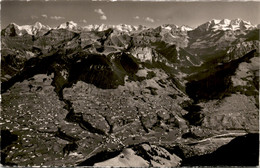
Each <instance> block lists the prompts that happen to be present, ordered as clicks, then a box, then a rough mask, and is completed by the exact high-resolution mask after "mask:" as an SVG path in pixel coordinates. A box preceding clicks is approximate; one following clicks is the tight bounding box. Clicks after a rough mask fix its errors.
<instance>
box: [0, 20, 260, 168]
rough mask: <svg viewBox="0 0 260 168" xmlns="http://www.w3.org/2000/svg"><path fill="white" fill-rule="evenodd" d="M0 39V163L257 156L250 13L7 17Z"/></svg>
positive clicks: (191, 161)
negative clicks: (27, 21) (201, 19)
mask: <svg viewBox="0 0 260 168" xmlns="http://www.w3.org/2000/svg"><path fill="white" fill-rule="evenodd" d="M1 39H2V43H1V55H2V57H1V58H2V59H1V92H2V116H1V118H0V122H1V123H2V124H1V127H2V130H3V133H4V134H6V135H7V136H6V137H10V138H11V139H13V141H11V140H10V141H8V138H3V137H2V142H3V143H4V144H5V146H4V148H3V149H1V155H2V159H1V163H2V164H3V165H19V166H33V165H35V166H39V165H44V166H53V165H55V166H77V165H81V166H82V165H83V166H93V165H95V166H104V165H110V166H182V165H183V166H194V165H196V166H197V165H207V166H216V165H223V164H224V165H231V166H234V165H239V166H254V165H257V164H258V154H259V152H258V150H255V149H259V148H258V147H257V144H258V142H259V139H257V138H256V137H258V136H257V135H258V134H257V133H258V130H259V122H258V119H259V114H258V111H259V110H258V109H259V64H260V63H259V26H258V25H252V24H251V23H250V22H248V21H244V20H242V19H234V20H228V19H223V20H216V19H214V20H211V21H208V22H206V23H204V24H201V25H200V26H198V27H196V28H192V27H189V26H186V25H183V26H177V25H174V24H164V25H161V26H158V27H155V28H149V27H145V26H141V25H140V26H132V25H126V24H120V25H104V24H102V25H88V26H82V27H81V26H79V25H78V24H76V23H74V22H73V21H69V22H65V23H63V24H61V25H59V26H57V27H54V28H51V27H49V26H46V25H42V24H41V23H39V22H36V23H35V24H34V25H23V26H19V25H17V24H15V23H11V24H9V25H8V26H7V27H6V28H4V29H2V31H1ZM256 134H257V135H256ZM241 143H242V144H243V143H244V144H243V145H244V146H248V148H241V150H240V148H239V145H240V144H241ZM230 148H232V149H235V148H236V152H235V153H234V152H233V153H232V152H230ZM237 148H239V149H237ZM226 150H228V151H229V152H228V153H229V154H228V155H224V154H223V153H225V151H226ZM231 151H232V150H231ZM222 152H223V153H222ZM223 156H225V157H223ZM203 158H209V160H210V159H211V161H212V160H214V162H213V161H212V162H210V161H209V162H206V161H205V159H203ZM219 158H220V159H221V160H219ZM225 158H226V159H229V160H230V161H228V160H225ZM241 158H244V160H243V159H241ZM223 159H224V160H223ZM206 160H207V159H206ZM133 161H136V162H135V164H131V163H133ZM218 161H219V162H218ZM236 163H238V164H236ZM117 164H118V165H117Z"/></svg>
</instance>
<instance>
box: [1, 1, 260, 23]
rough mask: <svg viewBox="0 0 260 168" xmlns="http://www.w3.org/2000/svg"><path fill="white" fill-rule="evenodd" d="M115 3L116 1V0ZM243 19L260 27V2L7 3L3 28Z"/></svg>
mask: <svg viewBox="0 0 260 168" xmlns="http://www.w3.org/2000/svg"><path fill="white" fill-rule="evenodd" d="M113 1H115V0H113ZM223 18H227V19H235V18H241V19H243V20H246V21H250V22H251V23H252V24H259V23H260V2H259V1H258V2H253V1H251V2H249V1H248V2H224V1H220V2H219V1H218V2H216V1H215V2H199V1H195V2H176V1H175V2H173V1H170V2H169V1H164V2H155V1H146V2H143V1H142V2H140V1H139V2H137V1H116V2H111V1H82V0H81V1H80V0H77V1H75V0H66V1H65V0H55V1H54V0H48V1H43V0H27V1H26V0H25V1H18V0H12V1H11V0H4V1H2V2H1V27H2V28H5V27H6V26H7V25H8V24H9V23H12V22H14V23H16V24H18V25H27V24H34V23H35V22H37V21H38V22H41V23H42V24H45V25H49V26H51V27H56V26H58V25H60V24H61V23H64V22H66V21H74V22H76V23H78V24H79V25H81V26H85V25H89V24H102V23H104V24H108V25H115V24H131V25H145V26H148V27H156V26H159V25H162V24H168V23H169V24H176V25H179V26H181V25H189V26H191V27H197V26H199V25H201V24H203V23H205V22H207V21H209V20H212V19H223Z"/></svg>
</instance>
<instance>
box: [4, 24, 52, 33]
mask: <svg viewBox="0 0 260 168" xmlns="http://www.w3.org/2000/svg"><path fill="white" fill-rule="evenodd" d="M50 29H51V28H50V26H46V25H43V24H42V23H40V22H36V23H35V24H33V25H21V26H19V25H18V24H16V23H10V24H9V25H8V26H7V27H6V28H5V29H4V32H5V33H4V34H5V35H8V34H9V35H18V36H22V35H24V34H29V35H37V34H39V33H40V32H47V31H49V30H50Z"/></svg>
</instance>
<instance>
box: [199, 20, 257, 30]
mask: <svg viewBox="0 0 260 168" xmlns="http://www.w3.org/2000/svg"><path fill="white" fill-rule="evenodd" d="M198 28H199V29H200V30H202V31H218V30H223V31H226V30H232V31H235V30H250V29H254V28H256V26H254V25H252V24H251V23H250V22H248V21H244V20H242V19H240V18H238V19H233V20H229V19H222V20H218V19H213V20H211V21H208V22H206V23H204V24H202V25H201V26H199V27H198Z"/></svg>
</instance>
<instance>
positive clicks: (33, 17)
mask: <svg viewBox="0 0 260 168" xmlns="http://www.w3.org/2000/svg"><path fill="white" fill-rule="evenodd" d="M31 18H32V19H38V18H39V17H38V16H35V15H32V16H31Z"/></svg>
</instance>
